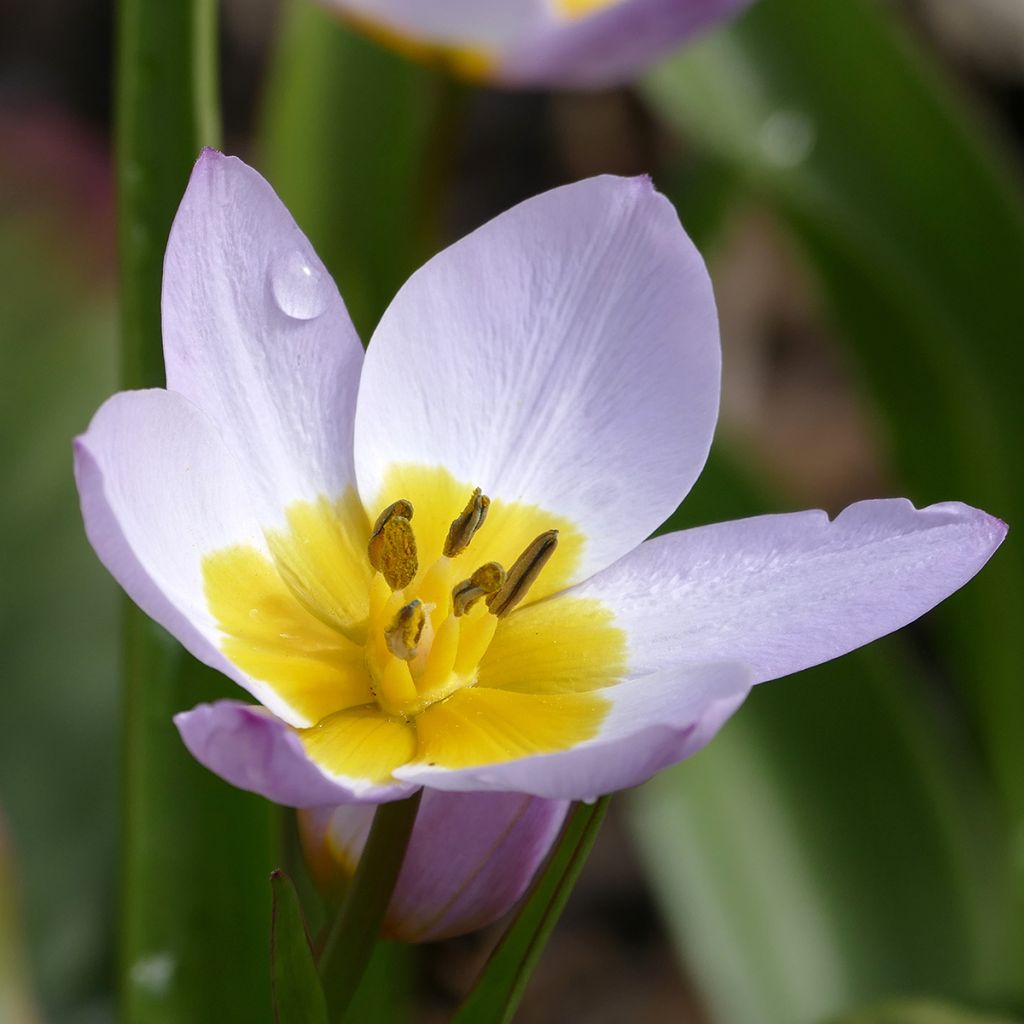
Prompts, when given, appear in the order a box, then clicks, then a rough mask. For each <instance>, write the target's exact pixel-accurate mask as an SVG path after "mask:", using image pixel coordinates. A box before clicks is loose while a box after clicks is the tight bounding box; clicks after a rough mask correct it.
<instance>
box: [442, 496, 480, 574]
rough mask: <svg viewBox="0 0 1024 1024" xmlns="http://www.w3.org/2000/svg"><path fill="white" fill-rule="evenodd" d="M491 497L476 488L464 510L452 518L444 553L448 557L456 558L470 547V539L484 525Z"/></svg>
mask: <svg viewBox="0 0 1024 1024" xmlns="http://www.w3.org/2000/svg"><path fill="white" fill-rule="evenodd" d="M490 505H491V499H490V498H488V497H487V495H486V494H483V493H482V492H481V490H480V488H479V487H478V488H476V490H475V491H473V493H472V494H471V495H470V497H469V501H468V502H467V503H466V507H465V508H464V509H463V510H462V512H461V513H460V514H459V515H458V516H456V517H455V519H453V520H452V525H451V526H450V527H449V528H448V536H447V537H446V538H445V542H444V554H445V556H446V557H447V558H455V557H456V556H457V555H460V554H462V552H463V551H465V550H466V548H468V547H469V543H470V541H471V540H472V539H473V537H474V536H476V533H477V531H478V530H479V529H480V527H481V526H483V525H484V520H485V519H486V518H487V510H488V509H489V508H490Z"/></svg>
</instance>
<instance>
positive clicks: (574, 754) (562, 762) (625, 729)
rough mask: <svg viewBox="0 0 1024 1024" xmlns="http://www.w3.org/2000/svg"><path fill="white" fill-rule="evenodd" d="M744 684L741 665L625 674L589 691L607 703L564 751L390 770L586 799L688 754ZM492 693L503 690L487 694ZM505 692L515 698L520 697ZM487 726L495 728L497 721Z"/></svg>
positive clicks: (737, 699)
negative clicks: (594, 730) (590, 730)
mask: <svg viewBox="0 0 1024 1024" xmlns="http://www.w3.org/2000/svg"><path fill="white" fill-rule="evenodd" d="M749 689H750V680H749V673H748V672H747V670H746V669H745V668H744V667H743V666H739V665H734V664H716V665H701V664H682V665H677V666H676V667H675V668H673V670H672V671H669V672H664V673H662V674H660V675H652V676H647V677H645V678H643V679H629V680H627V681H626V682H624V683H620V684H618V685H616V686H610V687H607V688H606V689H603V690H599V691H597V694H598V695H599V696H600V697H602V698H605V699H606V700H607V701H608V702H609V704H610V708H609V710H608V712H607V715H606V717H605V719H604V721H603V722H602V723H601V726H600V731H599V732H598V734H597V735H596V736H594V737H593V738H592V739H589V740H585V741H584V742H582V743H579V744H578V745H576V746H574V747H572V748H570V749H568V750H563V751H559V752H557V753H551V754H537V755H534V756H532V757H523V758H518V759H516V760H513V761H504V762H499V763H492V764H481V765H478V766H473V767H468V768H445V767H444V766H443V765H441V764H434V763H428V762H424V761H418V762H413V763H410V764H409V765H407V766H405V767H404V768H398V769H397V770H396V771H395V773H394V774H395V776H396V777H397V778H400V779H403V780H404V781H407V782H410V783H416V784H418V785H423V786H426V787H428V788H430V789H443V790H450V791H455V792H464V791H467V790H478V789H487V790H498V791H507V792H508V791H510V792H518V793H530V794H533V795H534V796H541V797H546V798H548V799H552V800H592V799H595V798H596V797H599V796H602V795H604V794H605V793H612V792H615V791H616V790H619V789H625V788H627V787H629V786H635V785H638V784H639V783H641V782H644V781H645V780H647V779H649V778H650V777H651V776H652V775H654V774H655V773H656V772H659V771H661V769H662V768H666V767H668V766H669V765H670V764H675V763H676V762H677V761H681V760H683V759H684V758H686V757H689V756H690V755H691V754H694V753H696V752H697V751H698V750H699V749H700V748H701V747H703V746H704V745H705V744H706V743H707V742H708V741H709V740H710V739H711V738H712V737H713V736H714V734H715V733H716V732H717V731H718V730H719V728H720V727H721V726H722V725H723V724H724V723H725V721H726V720H727V719H728V718H729V716H730V715H732V713H733V712H734V711H735V710H736V709H737V708H738V707H739V706H740V704H741V703H742V702H743V700H744V698H745V697H746V695H747V693H748V691H749ZM499 692H501V693H504V691H495V690H491V691H488V693H489V694H494V693H499ZM473 693H474V691H469V690H467V691H463V694H465V695H472V694H473ZM506 695H507V696H508V697H510V698H517V699H519V700H521V699H522V695H521V694H506ZM460 696H462V694H460ZM593 696H594V695H593V694H570V695H562V696H561V697H560V700H562V701H571V700H573V699H580V700H584V701H589V700H592V698H593ZM536 699H537V700H538V714H543V698H540V697H538V698H536ZM474 727H475V728H477V729H479V730H486V729H487V728H488V723H487V722H486V721H476V722H474ZM495 727H496V728H498V729H500V723H498V724H496V726H495Z"/></svg>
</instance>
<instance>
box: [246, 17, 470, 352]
mask: <svg viewBox="0 0 1024 1024" xmlns="http://www.w3.org/2000/svg"><path fill="white" fill-rule="evenodd" d="M283 18H284V23H283V26H282V31H281V33H280V42H279V45H278V50H277V53H276V56H275V59H274V62H273V66H272V68H271V73H270V80H269V87H268V90H267V105H266V109H265V116H264V119H263V131H262V145H261V147H260V152H261V163H262V167H263V170H264V171H265V173H266V174H267V177H268V178H269V180H270V181H271V182H272V184H273V185H274V188H275V189H276V190H277V192H278V194H279V195H280V196H281V198H282V199H283V200H284V202H285V203H286V205H287V206H288V208H289V209H290V210H291V212H292V214H293V215H294V217H295V219H296V220H297V221H298V223H299V224H300V225H301V226H302V228H303V230H304V231H305V232H306V233H307V234H308V236H309V238H310V241H311V242H312V243H313V246H314V248H315V249H316V250H317V253H318V254H319V255H320V258H321V259H322V260H323V261H324V264H325V265H326V267H327V268H328V270H329V271H330V272H331V274H332V275H333V276H334V279H335V281H336V282H337V284H338V287H339V288H340V290H341V293H342V295H343V296H344V298H345V303H346V305H347V306H348V309H349V313H350V314H351V316H352V319H353V322H354V323H355V325H356V327H357V328H358V330H359V332H360V334H361V336H362V338H363V340H364V342H365V341H366V340H368V339H369V336H370V333H371V331H372V330H373V328H374V327H375V326H376V324H377V320H378V319H379V318H380V315H381V313H382V312H383V311H384V308H385V307H386V306H387V304H388V302H390V300H391V297H392V296H393V295H394V294H395V292H396V291H397V290H398V288H399V286H400V285H401V284H402V283H403V282H404V281H405V279H406V278H407V277H408V276H409V274H411V273H412V271H413V270H415V269H416V267H417V266H419V264H420V263H421V262H422V261H423V259H424V257H425V256H426V255H431V254H432V251H433V249H432V245H431V242H432V241H433V240H432V239H429V238H426V237H425V236H424V230H425V218H426V217H428V216H433V215H434V212H435V211H431V210H430V209H428V208H427V207H428V205H436V203H437V202H440V197H439V196H437V195H431V194H429V191H430V188H431V184H430V182H429V181H425V179H429V178H430V177H431V174H430V168H431V167H432V166H433V167H435V169H436V165H437V163H438V161H443V160H444V159H446V157H445V155H444V153H443V152H439V151H438V150H439V148H440V149H441V150H442V151H443V149H444V148H445V144H446V142H447V140H446V139H445V138H444V137H443V136H444V132H443V131H439V126H438V122H437V115H438V108H439V104H440V105H441V106H444V105H445V103H446V98H447V97H449V96H450V95H451V88H452V87H451V85H450V84H449V83H448V82H447V81H446V79H444V78H441V77H439V76H438V75H437V74H435V73H434V72H432V71H430V70H428V69H427V68H425V67H421V66H419V65H417V64H415V63H412V62H410V61H407V60H404V59H403V58H402V57H400V56H398V55H397V54H394V53H391V52H390V51H388V50H385V49H383V48H381V47H379V46H377V45H375V44H374V43H371V42H369V41H368V40H366V39H365V38H363V37H362V36H360V35H358V34H356V33H354V32H352V31H350V30H349V29H348V28H347V27H346V26H345V25H344V24H342V22H341V20H340V19H338V18H337V17H333V16H332V15H330V14H329V13H328V12H327V11H325V10H322V9H320V8H318V7H317V6H316V5H314V4H310V3H308V2H306V0H293V2H292V3H290V4H288V5H287V6H286V8H285V10H284V13H283ZM439 136H440V137H439ZM435 177H436V174H435ZM425 189H426V190H427V194H425Z"/></svg>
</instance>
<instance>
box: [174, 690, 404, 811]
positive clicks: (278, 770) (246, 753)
mask: <svg viewBox="0 0 1024 1024" xmlns="http://www.w3.org/2000/svg"><path fill="white" fill-rule="evenodd" d="M174 724H175V725H176V726H177V727H178V732H179V733H181V738H182V740H183V741H184V743H185V746H186V747H188V749H189V752H190V753H191V754H192V756H193V757H194V758H195V759H196V760H197V761H198V762H199V763H200V764H202V765H205V766H206V767H207V768H209V769H210V771H212V772H214V773H215V774H217V775H219V776H220V777H221V778H222V779H224V780H226V781H227V782H230V783H231V785H232V786H237V787H238V788H239V789H246V790H249V791H251V792H253V793H259V794H261V795H262V796H265V797H266V798H267V799H268V800H273V801H274V803H278V804H284V805H285V806H287V807H321V806H324V805H326V804H339V803H367V804H379V803H386V802H387V801H390V800H399V799H401V798H402V797H405V796H408V795H409V794H410V793H412V792H413V790H414V789H415V788H416V787H415V786H412V785H409V784H407V783H402V782H395V783H391V784H384V785H375V784H371V783H367V782H361V781H359V780H348V781H346V780H342V779H337V778H333V777H331V776H328V775H326V774H325V773H324V772H322V771H321V770H320V769H319V768H318V767H317V766H316V764H314V762H313V761H311V760H310V759H309V757H307V755H306V750H305V748H304V747H303V745H302V743H301V741H300V740H299V737H298V735H297V734H296V733H295V731H294V730H293V729H292V728H290V727H289V726H288V725H287V724H286V723H285V722H283V721H281V720H280V719H279V718H276V717H275V716H274V715H272V714H271V713H270V712H269V711H266V710H265V709H263V708H260V707H255V706H253V705H250V704H241V703H239V702H237V701H231V700H221V701H217V702H216V703H214V704H199V705H197V706H196V707H194V708H192V710H191V711H182V712H181V713H179V714H177V715H175V716H174Z"/></svg>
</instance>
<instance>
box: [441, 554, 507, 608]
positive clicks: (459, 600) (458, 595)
mask: <svg viewBox="0 0 1024 1024" xmlns="http://www.w3.org/2000/svg"><path fill="white" fill-rule="evenodd" d="M504 583H505V570H504V569H503V568H502V567H501V565H499V564H498V563H497V562H486V563H485V564H484V565H481V566H480V568H479V569H477V570H476V572H474V573H473V575H472V576H470V577H469V579H468V580H463V581H462V582H461V583H457V584H456V585H455V586H454V587H452V610H453V611H454V612H455V614H456V615H457V616H458V615H465V614H466V612H468V611H469V610H470V608H472V607H473V605H475V604H476V602H477V601H479V600H480V598H481V597H486V596H487V595H488V594H493V593H495V592H496V591H498V590H500V589H501V587H502V586H503V585H504Z"/></svg>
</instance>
